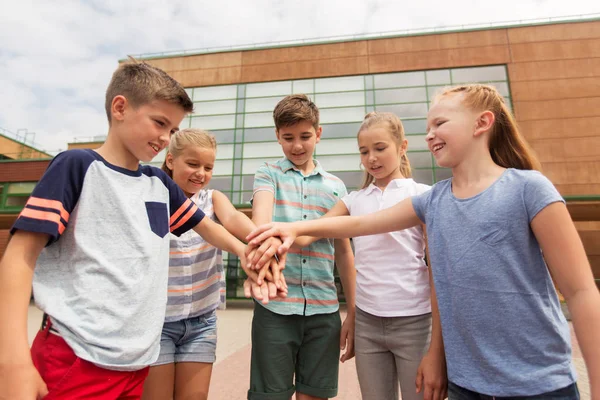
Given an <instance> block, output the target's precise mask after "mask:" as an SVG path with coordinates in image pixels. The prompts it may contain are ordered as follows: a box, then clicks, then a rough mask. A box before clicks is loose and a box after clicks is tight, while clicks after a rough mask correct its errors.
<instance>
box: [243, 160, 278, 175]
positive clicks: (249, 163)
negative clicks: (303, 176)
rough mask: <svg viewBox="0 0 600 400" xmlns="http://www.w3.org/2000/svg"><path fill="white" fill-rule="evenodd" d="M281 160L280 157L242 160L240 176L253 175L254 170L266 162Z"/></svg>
mask: <svg viewBox="0 0 600 400" xmlns="http://www.w3.org/2000/svg"><path fill="white" fill-rule="evenodd" d="M279 159H281V157H277V158H254V159H252V158H251V159H248V160H244V164H243V166H242V174H244V175H250V174H252V175H254V173H255V172H256V170H257V169H258V167H260V166H261V165H263V164H264V163H266V162H275V161H277V160H279Z"/></svg>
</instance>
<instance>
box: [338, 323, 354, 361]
mask: <svg viewBox="0 0 600 400" xmlns="http://www.w3.org/2000/svg"><path fill="white" fill-rule="evenodd" d="M355 323H356V318H355V314H354V313H348V315H347V316H346V319H345V320H344V323H343V324H342V331H341V333H340V349H341V350H344V349H345V350H346V352H345V353H344V354H342V357H341V358H340V361H341V362H342V363H343V362H344V361H348V360H350V359H351V358H352V357H354V326H355Z"/></svg>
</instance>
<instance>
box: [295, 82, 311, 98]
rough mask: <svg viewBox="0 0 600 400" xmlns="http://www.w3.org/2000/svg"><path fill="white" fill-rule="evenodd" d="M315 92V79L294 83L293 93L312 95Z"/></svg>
mask: <svg viewBox="0 0 600 400" xmlns="http://www.w3.org/2000/svg"><path fill="white" fill-rule="evenodd" d="M314 92H315V81H314V80H313V79H303V80H301V81H294V82H293V86H292V93H296V94H300V93H304V94H307V95H308V94H310V93H314Z"/></svg>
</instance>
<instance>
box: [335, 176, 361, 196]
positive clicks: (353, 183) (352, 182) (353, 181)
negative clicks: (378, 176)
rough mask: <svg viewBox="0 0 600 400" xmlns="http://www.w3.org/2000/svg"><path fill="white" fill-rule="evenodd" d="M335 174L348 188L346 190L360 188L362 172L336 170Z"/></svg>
mask: <svg viewBox="0 0 600 400" xmlns="http://www.w3.org/2000/svg"><path fill="white" fill-rule="evenodd" d="M335 176H337V177H338V178H340V179H341V180H342V181H344V184H345V185H346V189H348V192H350V191H351V190H356V189H358V188H360V184H361V183H362V179H363V172H362V171H355V172H337V173H336V174H335Z"/></svg>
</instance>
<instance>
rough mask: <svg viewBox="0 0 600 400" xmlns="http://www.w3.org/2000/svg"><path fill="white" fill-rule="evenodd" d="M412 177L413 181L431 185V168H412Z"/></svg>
mask: <svg viewBox="0 0 600 400" xmlns="http://www.w3.org/2000/svg"><path fill="white" fill-rule="evenodd" d="M412 178H413V179H414V180H415V182H418V183H424V184H426V185H433V183H434V182H433V170H431V169H413V170H412Z"/></svg>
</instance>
